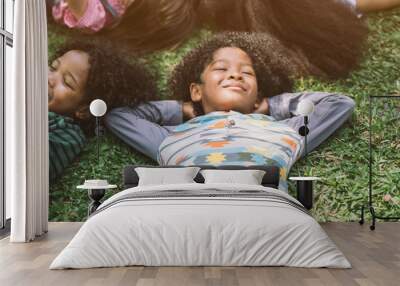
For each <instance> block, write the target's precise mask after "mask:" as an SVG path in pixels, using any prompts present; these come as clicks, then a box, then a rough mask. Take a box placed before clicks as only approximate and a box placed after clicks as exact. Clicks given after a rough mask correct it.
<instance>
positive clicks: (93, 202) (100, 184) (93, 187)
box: [76, 180, 117, 216]
mask: <svg viewBox="0 0 400 286" xmlns="http://www.w3.org/2000/svg"><path fill="white" fill-rule="evenodd" d="M116 187H117V186H116V185H109V184H108V182H107V180H85V183H84V184H83V185H80V186H77V187H76V188H77V189H85V190H88V196H89V198H90V203H89V206H88V216H90V215H91V214H92V213H94V212H95V211H96V209H97V208H98V207H99V206H100V205H101V202H100V200H101V199H102V198H103V197H104V195H105V193H106V190H108V189H115V188H116Z"/></svg>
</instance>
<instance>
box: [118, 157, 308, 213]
mask: <svg viewBox="0 0 400 286" xmlns="http://www.w3.org/2000/svg"><path fill="white" fill-rule="evenodd" d="M137 167H146V168H182V167H184V166H149V165H128V166H126V167H125V168H124V170H123V174H122V176H123V184H124V189H128V188H133V187H136V186H137V185H138V183H139V176H138V175H137V173H136V171H135V168H137ZM196 167H200V168H201V169H219V170H243V169H247V170H248V169H250V170H263V171H265V172H266V173H265V175H264V178H263V180H262V185H263V186H264V187H270V188H274V189H277V188H278V185H279V168H278V167H274V166H248V167H243V166H196ZM194 180H195V181H196V182H197V183H204V178H203V176H202V175H201V174H200V173H199V174H198V175H197V176H196V178H195V179H194ZM310 192H311V193H310ZM297 199H298V200H299V201H300V202H301V203H302V204H303V205H304V207H305V208H307V209H311V208H312V189H311V190H310V189H307V190H306V191H305V190H304V189H301V188H298V189H297Z"/></svg>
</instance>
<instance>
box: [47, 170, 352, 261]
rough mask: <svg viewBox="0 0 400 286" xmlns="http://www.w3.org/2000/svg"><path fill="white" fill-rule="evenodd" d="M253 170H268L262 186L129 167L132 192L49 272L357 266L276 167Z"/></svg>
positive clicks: (108, 204) (103, 208) (112, 201)
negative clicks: (150, 175)
mask: <svg viewBox="0 0 400 286" xmlns="http://www.w3.org/2000/svg"><path fill="white" fill-rule="evenodd" d="M140 167H141V168H143V166H140ZM164 168H165V167H164ZM212 168H213V167H211V169H212ZM204 169H210V167H204V166H202V170H204ZM219 169H243V167H237V166H225V167H221V168H219ZM246 169H255V170H263V171H265V175H263V176H262V180H261V184H260V185H255V184H237V183H213V182H212V183H209V182H207V183H204V178H202V177H203V176H202V175H201V174H200V173H199V174H197V175H196V176H195V177H194V182H192V183H179V184H159V185H157V184H154V185H140V184H139V185H138V182H139V176H138V174H137V172H136V171H135V170H139V168H138V166H128V167H127V168H125V170H124V184H125V187H126V189H125V190H123V191H121V192H120V193H118V194H115V195H114V196H112V197H111V198H109V199H108V200H106V201H105V202H103V203H102V204H101V205H100V207H99V208H98V210H97V211H96V212H95V213H94V214H93V215H91V216H90V217H89V218H88V220H87V221H86V222H85V224H84V225H83V226H82V227H81V229H80V230H79V232H78V233H77V234H76V235H75V237H74V238H73V239H72V241H71V242H70V243H69V244H68V245H67V247H65V249H64V250H63V251H62V252H61V253H60V254H59V255H58V256H57V257H56V259H55V260H54V261H53V262H52V264H51V265H50V269H66V268H92V267H118V266H130V265H144V266H291V267H330V268H350V267H351V265H350V263H349V262H348V260H347V259H346V258H345V257H344V255H343V253H342V252H341V251H340V250H339V249H338V248H337V247H336V245H335V244H334V243H333V242H332V241H331V239H330V238H329V237H328V236H327V234H326V233H325V232H324V230H323V229H322V228H321V227H320V225H319V224H318V223H317V222H316V221H315V220H314V218H313V217H312V216H311V215H310V213H309V212H308V211H307V209H305V208H304V207H303V206H302V204H301V203H300V202H299V201H297V200H296V199H294V198H293V197H291V196H290V195H288V194H287V193H285V192H283V191H280V190H278V189H277V188H276V186H277V184H278V182H279V170H278V169H277V168H274V167H262V166H261V167H248V168H246ZM165 170H166V169H165Z"/></svg>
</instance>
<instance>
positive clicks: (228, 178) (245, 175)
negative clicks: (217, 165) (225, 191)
mask: <svg viewBox="0 0 400 286" xmlns="http://www.w3.org/2000/svg"><path fill="white" fill-rule="evenodd" d="M200 174H202V175H203V177H204V183H205V184H212V183H224V184H232V183H233V184H246V185H261V183H262V179H263V177H264V175H265V171H262V170H215V169H209V170H202V171H201V172H200Z"/></svg>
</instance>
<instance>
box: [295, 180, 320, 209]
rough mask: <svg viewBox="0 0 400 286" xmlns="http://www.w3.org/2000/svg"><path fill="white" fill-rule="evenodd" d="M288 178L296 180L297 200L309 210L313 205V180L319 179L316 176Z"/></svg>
mask: <svg viewBox="0 0 400 286" xmlns="http://www.w3.org/2000/svg"><path fill="white" fill-rule="evenodd" d="M289 180H292V181H296V182H297V190H296V191H297V200H298V201H299V202H301V203H302V204H303V206H304V207H305V208H306V209H308V210H310V209H312V207H313V182H314V181H319V180H321V178H318V177H290V178H289Z"/></svg>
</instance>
